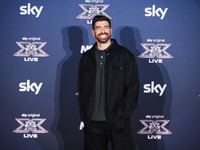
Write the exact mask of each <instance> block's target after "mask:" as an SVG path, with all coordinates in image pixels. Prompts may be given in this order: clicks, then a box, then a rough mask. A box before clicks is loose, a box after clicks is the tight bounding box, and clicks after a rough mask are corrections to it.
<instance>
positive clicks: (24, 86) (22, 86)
mask: <svg viewBox="0 0 200 150" xmlns="http://www.w3.org/2000/svg"><path fill="white" fill-rule="evenodd" d="M42 85H43V83H42V82H41V83H39V85H37V83H35V82H33V83H31V81H30V79H28V80H27V81H26V82H21V83H19V91H20V92H33V93H35V95H37V94H39V92H40V89H41V87H42Z"/></svg>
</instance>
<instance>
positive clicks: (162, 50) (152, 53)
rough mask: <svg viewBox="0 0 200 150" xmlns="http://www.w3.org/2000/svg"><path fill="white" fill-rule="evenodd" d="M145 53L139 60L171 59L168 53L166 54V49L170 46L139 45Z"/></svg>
mask: <svg viewBox="0 0 200 150" xmlns="http://www.w3.org/2000/svg"><path fill="white" fill-rule="evenodd" d="M141 45H142V47H143V48H144V49H146V51H145V52H143V53H142V54H141V55H140V56H138V57H140V58H155V57H157V58H173V57H172V56H171V55H170V54H169V53H167V52H166V49H168V48H169V47H170V45H171V44H149V43H142V44H141Z"/></svg>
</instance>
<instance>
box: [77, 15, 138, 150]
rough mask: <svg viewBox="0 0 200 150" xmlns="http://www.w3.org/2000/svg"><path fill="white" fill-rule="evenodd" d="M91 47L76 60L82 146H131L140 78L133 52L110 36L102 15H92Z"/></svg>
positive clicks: (116, 149) (87, 149)
mask: <svg viewBox="0 0 200 150" xmlns="http://www.w3.org/2000/svg"><path fill="white" fill-rule="evenodd" d="M92 28H93V29H92V34H93V36H94V37H95V38H96V43H95V44H94V45H93V47H92V48H91V49H90V50H88V51H87V52H85V53H84V54H83V56H82V57H81V59H80V62H79V73H78V93H79V97H78V101H79V106H80V117H81V120H82V121H83V122H84V150H107V144H108V141H109V140H110V142H111V146H112V149H113V150H133V140H132V133H131V126H130V116H131V114H132V113H133V111H134V109H135V107H136V104H137V98H138V91H139V79H138V71H137V64H136V60H135V57H134V55H133V54H132V53H131V52H129V51H128V50H127V49H126V48H124V47H122V46H120V45H119V44H118V43H117V41H116V40H114V39H110V37H111V34H112V28H111V23H110V20H109V19H108V18H107V17H105V16H95V17H94V18H93V22H92Z"/></svg>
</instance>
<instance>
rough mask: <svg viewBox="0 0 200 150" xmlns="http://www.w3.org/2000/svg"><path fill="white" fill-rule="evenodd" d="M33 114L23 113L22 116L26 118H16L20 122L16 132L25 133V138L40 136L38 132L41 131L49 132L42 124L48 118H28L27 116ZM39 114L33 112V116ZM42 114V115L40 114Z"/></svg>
mask: <svg viewBox="0 0 200 150" xmlns="http://www.w3.org/2000/svg"><path fill="white" fill-rule="evenodd" d="M30 115H31V114H22V117H25V118H15V120H16V121H17V122H18V123H19V124H20V126H19V127H18V128H16V129H15V130H14V131H13V132H14V133H23V138H38V134H40V133H48V131H47V130H45V129H44V128H43V127H42V126H41V125H42V124H43V123H44V121H45V120H46V119H45V118H32V119H30V118H26V116H30ZM35 116H38V115H35V114H33V115H32V117H35ZM39 116H40V115H39Z"/></svg>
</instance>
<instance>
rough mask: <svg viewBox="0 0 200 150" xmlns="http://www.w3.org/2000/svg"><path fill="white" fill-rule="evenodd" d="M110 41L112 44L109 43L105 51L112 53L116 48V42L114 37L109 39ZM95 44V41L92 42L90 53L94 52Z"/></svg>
mask: <svg viewBox="0 0 200 150" xmlns="http://www.w3.org/2000/svg"><path fill="white" fill-rule="evenodd" d="M111 41H112V42H113V44H112V45H111V47H110V48H109V49H108V50H107V51H106V52H107V53H111V54H112V53H114V51H115V50H116V48H117V46H118V43H117V41H116V40H115V39H111ZM96 46H97V42H95V43H94V45H93V46H92V48H91V50H90V51H91V52H92V53H94V52H95V49H96Z"/></svg>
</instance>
